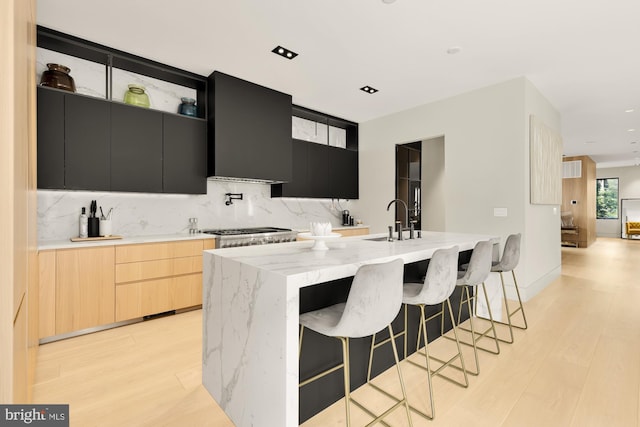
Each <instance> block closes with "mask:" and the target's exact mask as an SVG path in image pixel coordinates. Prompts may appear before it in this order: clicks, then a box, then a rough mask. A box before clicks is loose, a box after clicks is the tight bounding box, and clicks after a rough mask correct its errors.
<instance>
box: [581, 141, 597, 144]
mask: <svg viewBox="0 0 640 427" xmlns="http://www.w3.org/2000/svg"><path fill="white" fill-rule="evenodd" d="M584 143H585V144H595V143H596V142H595V141H585V142H584Z"/></svg>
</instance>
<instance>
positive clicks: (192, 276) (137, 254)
mask: <svg viewBox="0 0 640 427" xmlns="http://www.w3.org/2000/svg"><path fill="white" fill-rule="evenodd" d="M205 242H208V241H207V240H188V241H182V242H162V243H145V244H140V245H126V246H125V245H123V246H117V247H116V321H117V322H119V321H122V320H129V319H135V318H138V317H143V316H148V315H151V314H157V313H163V312H165V311H170V310H178V309H181V308H187V307H193V306H197V305H201V304H202V251H203V250H204V249H209V248H210V247H209V246H208V245H207V247H205Z"/></svg>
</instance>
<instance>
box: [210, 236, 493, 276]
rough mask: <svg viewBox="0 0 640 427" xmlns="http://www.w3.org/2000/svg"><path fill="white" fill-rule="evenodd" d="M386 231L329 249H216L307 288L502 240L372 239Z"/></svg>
mask: <svg viewBox="0 0 640 427" xmlns="http://www.w3.org/2000/svg"><path fill="white" fill-rule="evenodd" d="M386 236H387V235H386V233H381V234H368V235H364V236H352V237H342V238H338V239H336V240H329V241H327V242H326V243H327V246H328V247H329V250H327V251H313V250H311V246H313V244H314V242H312V241H301V242H291V243H285V244H279V245H262V246H250V247H240V248H225V249H216V250H212V252H213V253H214V254H216V255H218V256H221V257H224V258H228V259H232V260H234V261H237V262H238V263H240V264H246V265H250V266H252V267H255V268H258V269H260V270H263V271H268V272H271V273H277V274H281V275H283V276H286V277H287V284H288V285H289V286H294V287H298V288H301V287H305V286H310V285H314V284H317V283H323V282H328V281H331V280H335V279H340V278H343V277H349V276H353V275H354V274H355V272H356V270H357V269H358V267H359V266H360V265H362V264H370V263H379V262H386V261H390V260H392V259H395V258H402V260H403V261H404V262H405V264H406V263H410V262H416V261H420V260H424V259H429V258H431V256H432V255H433V252H434V251H435V250H436V249H439V248H445V247H451V246H454V245H458V246H459V250H460V251H465V250H469V249H473V247H474V246H475V244H476V243H477V242H479V241H481V240H492V242H493V243H499V238H497V237H495V236H487V235H475V234H462V233H449V232H436V231H423V232H422V238H420V239H412V240H409V239H406V240H395V241H393V242H387V241H384V240H383V241H372V240H370V239H375V238H384V237H386Z"/></svg>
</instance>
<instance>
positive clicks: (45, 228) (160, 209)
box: [38, 181, 366, 242]
mask: <svg viewBox="0 0 640 427" xmlns="http://www.w3.org/2000/svg"><path fill="white" fill-rule="evenodd" d="M225 193H243V200H234V202H233V204H232V205H230V206H226V205H225ZM91 200H96V201H97V203H98V206H102V209H103V211H104V213H105V214H106V213H107V211H108V210H109V209H111V208H113V214H112V221H113V234H116V235H123V236H149V235H156V234H174V233H185V232H187V231H188V229H189V218H192V217H195V218H198V226H199V228H200V229H207V228H236V227H255V226H271V227H283V228H293V229H308V228H309V222H311V221H330V222H331V224H332V225H333V226H336V227H337V226H339V225H340V224H341V222H342V210H343V209H349V210H351V207H350V202H348V201H345V200H340V201H339V202H338V201H336V200H334V201H331V200H320V199H303V198H295V199H294V198H271V188H270V186H269V185H263V184H250V183H239V182H224V181H207V194H206V195H184V194H147V193H117V192H93V191H57V190H38V241H40V242H44V241H51V240H66V239H69V238H70V237H75V236H77V235H78V218H79V216H80V211H81V208H82V207H83V206H84V207H86V208H87V212H88V211H89V204H90V202H91ZM352 215H354V216H355V217H356V218H358V219H363V221H364V222H365V223H366V218H361V217H360V216H358V215H357V212H352Z"/></svg>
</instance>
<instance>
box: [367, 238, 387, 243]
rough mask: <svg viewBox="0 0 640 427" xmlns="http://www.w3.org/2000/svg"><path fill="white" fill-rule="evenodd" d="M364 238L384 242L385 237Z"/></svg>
mask: <svg viewBox="0 0 640 427" xmlns="http://www.w3.org/2000/svg"><path fill="white" fill-rule="evenodd" d="M364 240H370V241H372V242H386V241H387V237H372V238H371V239H364Z"/></svg>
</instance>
